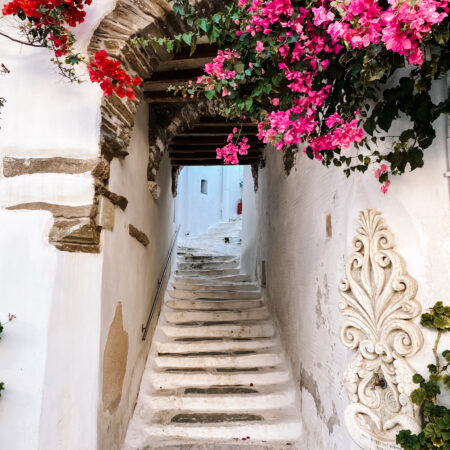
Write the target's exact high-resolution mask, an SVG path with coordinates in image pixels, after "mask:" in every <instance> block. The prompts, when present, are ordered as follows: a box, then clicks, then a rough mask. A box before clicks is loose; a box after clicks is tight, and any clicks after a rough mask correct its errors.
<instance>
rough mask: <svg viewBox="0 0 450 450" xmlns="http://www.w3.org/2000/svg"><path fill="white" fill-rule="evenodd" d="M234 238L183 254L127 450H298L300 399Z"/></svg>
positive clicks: (225, 229) (219, 237) (214, 239)
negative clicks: (242, 269)
mask: <svg viewBox="0 0 450 450" xmlns="http://www.w3.org/2000/svg"><path fill="white" fill-rule="evenodd" d="M234 228H236V226H235V227H234ZM233 230H234V229H233V228H232V227H230V224H224V225H221V226H219V227H216V228H215V229H213V230H211V231H210V232H209V233H208V234H207V235H206V236H203V237H202V239H201V240H198V241H197V242H195V241H194V239H193V240H192V241H191V242H190V243H188V244H189V245H186V242H187V241H185V242H183V245H182V246H179V247H178V257H177V270H176V272H175V274H174V275H173V277H172V279H171V281H170V283H169V287H168V289H167V292H166V297H165V302H164V305H163V308H162V312H161V316H160V318H159V322H158V326H157V329H156V331H155V335H154V337H153V343H152V348H151V350H150V354H149V358H148V361H147V366H146V369H145V372H144V375H143V378H142V384H141V390H140V394H139V398H138V403H137V406H136V409H135V412H134V415H133V418H132V420H131V422H130V425H129V429H128V433H127V436H126V440H125V444H124V447H123V449H124V450H137V449H139V450H144V449H159V448H161V449H187V448H190V449H217V450H221V449H223V450H225V449H227V450H228V449H235V448H236V449H238V448H241V447H247V448H252V449H285V448H289V449H297V448H300V445H299V438H300V435H301V429H302V425H301V420H300V416H299V408H298V404H297V401H296V391H295V388H294V385H293V383H292V381H291V377H290V373H289V369H288V367H287V366H286V363H285V360H284V357H283V351H282V349H281V347H280V342H279V340H278V338H277V336H276V332H275V330H274V326H273V323H272V321H271V319H270V314H269V311H268V309H267V307H266V305H265V302H264V301H263V299H262V298H261V292H260V290H259V287H258V285H257V284H256V283H253V282H250V281H249V279H248V278H247V277H245V276H242V275H240V274H239V260H238V258H237V256H236V254H237V253H236V248H235V249H234V254H233V252H232V251H230V247H236V246H238V244H239V242H238V240H237V239H235V240H234V243H233V241H232V239H233V235H232V233H230V231H233ZM230 234H231V236H230V239H229V240H228V241H229V242H228V243H227V244H225V243H224V237H228V235H230ZM234 237H235V236H234ZM195 239H198V238H195ZM205 244H207V245H205Z"/></svg>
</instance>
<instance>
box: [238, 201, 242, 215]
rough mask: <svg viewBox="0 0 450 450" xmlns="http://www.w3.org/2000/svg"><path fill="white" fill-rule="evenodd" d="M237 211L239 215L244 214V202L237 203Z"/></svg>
mask: <svg viewBox="0 0 450 450" xmlns="http://www.w3.org/2000/svg"><path fill="white" fill-rule="evenodd" d="M237 213H238V215H239V214H242V202H239V203H238V204H237Z"/></svg>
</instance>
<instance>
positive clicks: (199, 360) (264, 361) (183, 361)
mask: <svg viewBox="0 0 450 450" xmlns="http://www.w3.org/2000/svg"><path fill="white" fill-rule="evenodd" d="M154 361H155V365H156V367H158V368H161V369H162V368H165V369H169V368H197V367H201V368H218V367H219V368H231V367H232V368H237V369H238V368H253V367H254V368H260V367H275V366H278V365H279V364H281V359H280V357H279V356H278V355H277V354H274V353H256V354H252V355H233V356H222V355H220V356H157V357H156V358H155V360H154Z"/></svg>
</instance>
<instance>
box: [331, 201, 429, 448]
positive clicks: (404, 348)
mask: <svg viewBox="0 0 450 450" xmlns="http://www.w3.org/2000/svg"><path fill="white" fill-rule="evenodd" d="M359 224H360V228H358V230H357V235H356V237H355V238H354V239H353V253H352V254H351V255H350V257H349V258H348V259H347V262H346V267H345V274H346V278H344V279H343V280H342V281H341V283H340V286H339V290H340V294H341V297H342V300H341V302H340V303H339V309H340V311H341V313H342V314H343V315H344V317H345V319H344V322H343V324H342V328H341V340H342V342H343V343H344V345H345V346H346V347H348V348H349V349H352V350H356V351H357V352H356V355H355V357H354V358H353V361H352V362H351V364H350V365H349V366H348V367H347V369H346V371H345V373H344V386H345V388H346V390H347V394H348V397H349V399H350V404H349V405H348V406H347V408H346V410H345V422H346V426H347V428H348V430H349V432H350V435H351V436H352V438H353V440H354V441H355V442H356V443H357V444H358V445H359V446H360V447H361V448H363V449H367V450H372V449H374V450H375V449H381V448H383V449H384V448H392V449H394V448H395V449H397V448H400V447H399V446H397V445H396V444H395V436H396V434H397V433H398V431H399V430H401V429H409V430H411V431H412V432H413V433H417V432H419V431H420V429H421V428H420V421H419V416H418V409H417V407H416V406H415V405H414V404H413V403H412V402H411V400H410V398H409V394H410V393H411V391H412V390H413V389H415V388H416V387H417V386H415V385H414V384H413V382H412V376H413V374H414V371H413V370H412V369H411V367H410V366H409V364H408V362H407V358H409V357H410V356H412V355H414V354H415V353H417V351H419V350H420V349H421V348H422V345H423V336H422V333H421V331H420V329H419V327H418V326H417V325H416V324H415V323H414V322H413V319H414V318H415V317H417V316H418V315H419V314H420V312H421V306H420V304H419V302H418V301H417V300H416V299H415V295H416V292H417V283H416V280H415V279H414V278H412V277H411V276H409V275H408V273H407V271H406V264H405V262H404V260H403V258H402V257H401V256H400V255H399V254H398V253H397V252H395V250H394V236H393V234H392V233H391V231H390V230H389V228H388V227H387V225H386V224H385V222H384V220H383V218H382V216H381V214H380V213H379V212H378V211H375V210H370V209H368V210H365V211H362V212H361V213H360V217H359Z"/></svg>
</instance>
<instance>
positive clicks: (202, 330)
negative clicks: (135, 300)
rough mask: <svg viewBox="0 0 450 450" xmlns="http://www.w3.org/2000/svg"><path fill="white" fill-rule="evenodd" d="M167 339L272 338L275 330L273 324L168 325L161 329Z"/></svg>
mask: <svg viewBox="0 0 450 450" xmlns="http://www.w3.org/2000/svg"><path fill="white" fill-rule="evenodd" d="M161 329H162V331H163V332H164V334H165V335H166V336H167V337H173V338H208V337H212V338H222V337H223V338H259V337H272V336H274V335H275V330H274V328H273V325H272V323H271V322H266V323H264V322H262V323H258V322H257V323H254V324H251V325H249V324H245V325H239V324H238V325H234V324H226V325H208V326H197V325H194V326H191V325H186V326H184V325H181V326H180V325H178V326H176V325H175V326H172V325H166V326H162V327H161Z"/></svg>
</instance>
